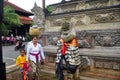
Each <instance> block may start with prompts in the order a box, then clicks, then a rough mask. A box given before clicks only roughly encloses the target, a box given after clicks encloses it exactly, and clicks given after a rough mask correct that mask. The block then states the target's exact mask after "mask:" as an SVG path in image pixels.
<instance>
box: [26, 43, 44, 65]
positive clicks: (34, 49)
mask: <svg viewBox="0 0 120 80" xmlns="http://www.w3.org/2000/svg"><path fill="white" fill-rule="evenodd" d="M30 53H32V54H38V53H40V54H39V55H38V61H39V62H40V60H41V58H42V59H45V56H44V52H43V48H42V46H41V45H40V44H39V43H37V45H36V47H35V46H34V45H33V43H30V44H28V45H27V55H26V60H27V61H28V60H29V59H30V60H31V61H34V62H35V63H36V57H35V56H34V55H31V54H30Z"/></svg>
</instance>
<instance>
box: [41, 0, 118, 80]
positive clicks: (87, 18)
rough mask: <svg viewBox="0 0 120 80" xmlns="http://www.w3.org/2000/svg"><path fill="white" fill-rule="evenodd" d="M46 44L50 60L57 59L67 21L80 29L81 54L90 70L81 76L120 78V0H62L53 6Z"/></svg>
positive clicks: (44, 38) (46, 19)
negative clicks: (57, 42)
mask: <svg viewBox="0 0 120 80" xmlns="http://www.w3.org/2000/svg"><path fill="white" fill-rule="evenodd" d="M49 7H50V8H51V13H49V14H46V16H45V21H44V33H43V34H42V36H41V38H42V43H43V45H44V50H45V53H46V56H47V57H48V58H47V59H48V61H49V62H54V60H55V56H56V51H57V47H56V42H55V39H57V37H58V38H59V36H60V33H59V30H60V28H61V24H62V22H64V21H68V22H70V23H71V24H72V25H73V26H72V27H74V29H75V30H76V33H77V39H78V41H79V47H80V54H81V55H83V56H85V57H87V58H88V61H89V64H88V66H89V69H88V70H85V71H81V75H82V74H83V75H86V76H99V77H106V78H110V79H112V80H120V0H70V1H65V0H62V1H61V2H60V3H56V4H52V5H49Z"/></svg>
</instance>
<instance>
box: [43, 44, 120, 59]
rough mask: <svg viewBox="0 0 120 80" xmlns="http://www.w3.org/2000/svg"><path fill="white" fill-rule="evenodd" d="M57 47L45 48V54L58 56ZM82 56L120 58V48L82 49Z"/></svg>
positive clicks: (97, 47)
mask: <svg viewBox="0 0 120 80" xmlns="http://www.w3.org/2000/svg"><path fill="white" fill-rule="evenodd" d="M57 48H58V47H57V46H44V48H43V49H44V51H45V54H48V55H56V53H57ZM80 55H82V56H97V57H110V58H120V47H100V46H96V47H94V48H81V49H80Z"/></svg>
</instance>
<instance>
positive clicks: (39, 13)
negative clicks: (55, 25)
mask: <svg viewBox="0 0 120 80" xmlns="http://www.w3.org/2000/svg"><path fill="white" fill-rule="evenodd" d="M31 11H32V12H33V13H34V17H33V22H34V24H35V25H37V26H38V27H41V28H44V23H45V15H44V12H43V9H42V8H41V7H39V6H37V4H36V3H35V4H34V7H33V9H31Z"/></svg>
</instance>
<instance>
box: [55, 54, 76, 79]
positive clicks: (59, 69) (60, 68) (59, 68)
mask: <svg viewBox="0 0 120 80" xmlns="http://www.w3.org/2000/svg"><path fill="white" fill-rule="evenodd" d="M63 60H64V61H65V65H66V67H67V69H68V70H70V72H71V73H75V71H76V69H77V65H71V64H69V62H68V61H66V59H65V57H64V56H61V60H60V62H59V63H56V76H57V77H58V80H64V75H63V70H64V66H63Z"/></svg>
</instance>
